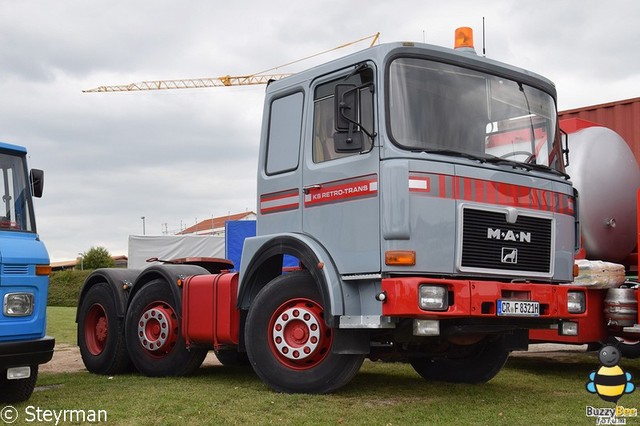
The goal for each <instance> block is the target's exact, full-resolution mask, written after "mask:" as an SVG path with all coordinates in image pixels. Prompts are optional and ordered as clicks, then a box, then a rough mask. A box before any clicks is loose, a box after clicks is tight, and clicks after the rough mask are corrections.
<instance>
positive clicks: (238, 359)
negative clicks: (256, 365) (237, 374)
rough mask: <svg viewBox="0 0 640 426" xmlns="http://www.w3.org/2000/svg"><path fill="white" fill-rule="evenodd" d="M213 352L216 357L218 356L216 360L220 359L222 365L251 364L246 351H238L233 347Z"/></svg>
mask: <svg viewBox="0 0 640 426" xmlns="http://www.w3.org/2000/svg"><path fill="white" fill-rule="evenodd" d="M215 353H216V358H218V361H220V364H222V365H226V366H229V367H235V366H247V365H251V364H250V363H249V358H248V357H247V353H246V352H238V351H237V350H235V349H224V350H221V351H215Z"/></svg>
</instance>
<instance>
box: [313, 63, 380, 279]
mask: <svg viewBox="0 0 640 426" xmlns="http://www.w3.org/2000/svg"><path fill="white" fill-rule="evenodd" d="M374 81H375V68H374V66H373V65H372V64H357V65H353V66H350V67H348V68H345V69H344V70H343V71H342V72H337V73H333V74H331V75H330V76H327V77H325V78H321V79H318V80H316V81H315V82H314V84H313V85H312V90H311V95H312V96H310V98H311V99H309V102H311V103H312V105H311V109H310V110H311V116H312V117H313V120H310V121H311V123H310V124H309V126H308V128H307V135H310V137H307V138H305V152H304V161H303V176H302V180H303V185H302V190H303V219H302V224H303V231H304V232H305V233H307V234H309V235H310V236H312V237H313V238H315V239H316V240H318V241H319V242H320V243H321V244H322V245H323V246H324V247H325V248H326V249H327V250H328V252H329V253H330V254H331V256H332V258H333V260H334V262H335V264H336V266H337V268H338V271H339V272H340V273H341V274H343V275H345V274H365V273H377V272H379V271H380V236H379V235H380V215H379V211H380V209H379V198H380V197H379V194H378V183H379V182H378V180H379V153H378V148H377V147H376V146H375V145H376V144H375V136H374V135H375V131H374V129H375V125H376V124H375V120H374V116H375V111H376V106H375V105H376V103H375V90H374ZM336 90H337V91H338V93H337V94H336ZM345 93H346V95H344V94H345ZM345 97H347V98H349V99H350V100H351V103H350V106H349V110H348V111H345V113H346V114H347V115H348V116H349V117H350V118H351V122H348V121H344V120H341V118H340V116H339V115H338V114H340V111H339V109H340V108H339V103H340V102H341V101H343V100H344V98H345ZM336 99H337V100H338V103H336ZM354 99H355V100H356V101H354ZM336 117H338V118H336ZM345 123H346V125H347V128H348V129H347V130H344V126H345ZM341 127H342V128H343V129H342V130H339V129H340V128H341ZM349 138H352V139H354V140H357V143H359V144H360V146H358V147H355V148H356V149H354V147H353V145H351V146H350V145H349V143H351V142H349V141H347V139H349Z"/></svg>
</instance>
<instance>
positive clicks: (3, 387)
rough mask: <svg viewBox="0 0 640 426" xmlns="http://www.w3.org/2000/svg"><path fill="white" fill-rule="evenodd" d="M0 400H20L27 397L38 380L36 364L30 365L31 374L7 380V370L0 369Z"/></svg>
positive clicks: (11, 401)
mask: <svg viewBox="0 0 640 426" xmlns="http://www.w3.org/2000/svg"><path fill="white" fill-rule="evenodd" d="M0 374H2V376H1V377H0V402H9V403H13V402H22V401H26V400H27V399H29V397H30V396H31V394H32V393H33V389H34V388H35V387H36V381H37V380H38V366H37V365H32V366H31V376H30V377H28V378H26V379H20V380H8V379H7V370H6V369H4V370H0Z"/></svg>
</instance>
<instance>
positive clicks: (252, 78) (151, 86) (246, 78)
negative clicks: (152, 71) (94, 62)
mask: <svg viewBox="0 0 640 426" xmlns="http://www.w3.org/2000/svg"><path fill="white" fill-rule="evenodd" d="M379 37H380V33H379V32H378V33H375V34H373V35H370V36H367V37H363V38H361V39H358V40H354V41H351V42H349V43H345V44H343V45H340V46H337V47H334V48H332V49H329V50H325V51H323V52H319V53H316V54H314V55H311V56H307V57H305V58H302V59H298V60H296V61H293V62H289V63H287V64H283V65H280V66H277V67H275V68H270V69H268V70H264V71H260V72H257V73H254V74H249V75H240V76H230V75H226V76H221V77H207V78H190V79H183V80H149V81H141V82H138V83H130V84H116V85H112V86H98V87H96V88H93V89H88V90H83V91H82V92H84V93H96V92H97V93H106V92H134V91H141V90H165V89H201V88H207V87H222V86H246V85H253V84H267V83H268V82H269V81H273V80H279V79H281V78H284V77H287V76H289V75H291V74H266V73H268V72H270V71H274V70H277V69H279V68H283V67H286V66H288V65H293V64H295V63H298V62H301V61H305V60H307V59H311V58H314V57H316V56H319V55H323V54H325V53H329V52H332V51H334V50H338V49H342V48H344V47H348V46H351V45H353V44H357V43H360V42H362V41H365V40H369V39H371V40H372V41H371V45H370V47H372V46H373V45H374V44H375V43H376V41H378V38H379Z"/></svg>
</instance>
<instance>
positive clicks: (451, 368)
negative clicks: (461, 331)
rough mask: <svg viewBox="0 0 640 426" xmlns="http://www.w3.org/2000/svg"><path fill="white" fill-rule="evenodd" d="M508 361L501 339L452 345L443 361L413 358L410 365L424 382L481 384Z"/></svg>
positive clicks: (507, 353)
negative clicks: (425, 380)
mask: <svg viewBox="0 0 640 426" xmlns="http://www.w3.org/2000/svg"><path fill="white" fill-rule="evenodd" d="M507 358H509V350H508V349H507V348H506V345H505V339H504V336H497V337H494V338H485V339H483V340H482V341H480V342H478V343H475V344H473V345H452V346H451V349H450V351H449V353H448V354H447V355H446V357H443V358H434V359H430V358H413V359H411V360H410V363H411V366H412V367H413V369H414V370H416V372H417V373H418V374H420V375H421V376H422V377H423V378H425V379H427V380H435V381H439V382H450V383H485V382H488V381H489V380H491V379H493V378H494V377H495V375H496V374H498V372H499V371H500V370H501V369H502V367H503V366H504V364H505V363H506V362H507Z"/></svg>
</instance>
